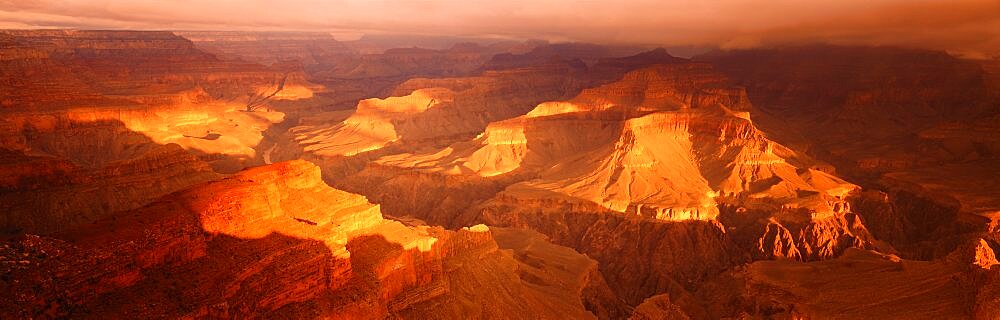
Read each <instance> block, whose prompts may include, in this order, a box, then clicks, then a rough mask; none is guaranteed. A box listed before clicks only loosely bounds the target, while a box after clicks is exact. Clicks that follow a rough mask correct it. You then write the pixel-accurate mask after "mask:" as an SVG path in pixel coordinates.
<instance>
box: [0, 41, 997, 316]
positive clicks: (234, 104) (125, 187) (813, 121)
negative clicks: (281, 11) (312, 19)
mask: <svg viewBox="0 0 1000 320" xmlns="http://www.w3.org/2000/svg"><path fill="white" fill-rule="evenodd" d="M366 37H367V39H362V40H359V41H353V42H351V43H342V42H338V41H337V40H335V39H334V38H333V37H332V36H331V35H330V34H325V33H303V32H176V33H171V32H140V31H69V30H29V31H26V30H0V212H3V213H2V214H0V318H4V319H6V318H17V319H20V318H101V319H104V318H187V319H195V318H197V319H202V318H296V319H301V318H317V319H318V318H323V319H593V318H596V319H625V318H630V319H756V318H762V319H764V318H766V319H771V318H780V319H786V318H788V319H799V318H802V319H837V318H850V319H855V318H863V319H869V318H870V319H893V318H905V319H924V318H928V319H970V318H971V319H994V318H997V315H998V314H1000V289H998V286H1000V262H998V259H997V254H996V252H997V250H998V249H1000V211H998V208H1000V202H998V201H1000V200H998V199H1000V197H998V196H997V191H996V190H997V187H998V185H997V182H996V181H998V179H996V178H997V177H1000V171H998V170H1000V167H998V166H997V165H996V164H997V163H998V162H997V155H1000V140H998V138H997V137H998V135H997V134H996V133H997V132H998V129H1000V126H998V124H1000V122H998V119H1000V113H998V110H1000V109H998V108H997V106H998V105H1000V104H998V103H1000V94H997V91H996V90H997V89H998V88H1000V81H998V80H997V79H1000V76H998V75H1000V71H998V70H1000V67H998V66H1000V63H997V62H996V61H994V60H981V61H972V60H962V59H958V58H955V57H952V56H950V55H948V54H945V53H939V52H929V51H919V50H910V49H895V48H887V47H881V48H864V47H836V46H811V47H810V46H807V47H780V48H771V49H753V50H733V51H721V52H714V53H709V54H705V55H702V56H700V57H696V58H695V59H693V60H689V59H682V58H677V57H674V56H671V55H670V54H668V53H667V52H666V50H663V49H656V50H651V51H646V52H641V53H638V54H635V53H637V52H639V50H638V49H636V48H629V47H612V46H601V45H590V44H581V43H546V42H542V41H526V42H515V41H507V40H484V39H475V38H467V39H466V40H468V41H471V42H469V43H464V42H461V41H458V38H435V37H433V36H427V37H419V36H413V37H409V38H407V37H400V36H394V35H382V36H377V35H372V36H366ZM404 38H405V39H404ZM391 43H407V44H410V45H405V46H402V47H392V46H389V47H386V45H387V44H391ZM413 44H429V45H431V46H429V47H426V48H425V47H423V46H421V47H417V46H414V45H413ZM630 54H631V55H630ZM331 186H332V187H331Z"/></svg>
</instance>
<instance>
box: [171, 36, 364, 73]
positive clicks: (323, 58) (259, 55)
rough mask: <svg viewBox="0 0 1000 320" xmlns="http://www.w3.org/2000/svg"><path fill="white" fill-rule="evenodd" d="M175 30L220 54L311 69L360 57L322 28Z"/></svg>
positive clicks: (326, 66)
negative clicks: (312, 29)
mask: <svg viewBox="0 0 1000 320" xmlns="http://www.w3.org/2000/svg"><path fill="white" fill-rule="evenodd" d="M174 33H175V34H177V35H179V36H181V37H184V38H185V39H188V40H191V42H193V43H194V44H195V46H197V47H198V48H201V49H203V50H204V51H206V52H209V53H213V54H215V55H216V56H218V57H219V58H223V59H228V60H237V59H239V60H244V61H248V62H254V63H260V64H263V65H274V64H282V63H296V64H299V65H301V66H302V67H303V69H304V70H305V71H306V72H307V73H311V72H318V71H321V70H327V69H330V68H333V67H336V66H338V65H339V64H342V63H345V62H347V61H350V59H356V57H357V53H355V52H354V50H352V49H351V48H348V47H347V46H346V45H344V44H343V43H341V42H339V41H337V40H336V39H334V38H333V36H332V35H330V34H329V33H322V32H240V31H182V32H174Z"/></svg>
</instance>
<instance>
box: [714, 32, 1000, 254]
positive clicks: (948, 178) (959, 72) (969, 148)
mask: <svg viewBox="0 0 1000 320" xmlns="http://www.w3.org/2000/svg"><path fill="white" fill-rule="evenodd" d="M698 59H700V60H705V61H710V62H711V63H713V64H714V65H716V66H717V67H718V68H719V69H720V70H722V71H723V72H725V73H727V74H729V75H730V76H732V77H733V78H734V79H735V81H737V82H738V83H740V84H742V85H745V86H746V87H747V88H748V89H747V90H748V93H749V96H750V99H751V100H753V101H754V106H755V107H756V108H757V109H759V110H761V111H763V112H760V113H759V114H760V115H761V116H760V117H757V118H755V119H757V120H758V121H757V123H758V124H759V125H760V127H761V128H762V130H764V131H766V132H768V133H769V135H771V136H773V137H774V138H775V139H776V140H779V141H782V142H783V143H786V144H789V145H791V146H793V147H795V148H796V149H799V150H802V151H804V152H805V153H807V154H809V155H811V156H813V157H816V158H818V159H821V160H823V161H827V162H829V163H832V164H834V165H835V166H836V168H837V170H838V172H840V173H841V174H842V175H844V176H846V177H850V178H852V179H854V180H855V181H859V182H862V184H863V185H865V186H866V187H868V188H870V189H878V190H883V191H885V192H886V193H887V195H886V196H885V197H883V196H877V195H876V196H875V198H882V199H883V200H878V199H869V201H867V202H866V205H868V208H867V209H874V210H864V209H862V210H860V213H861V214H863V215H865V218H866V219H867V220H871V221H879V222H886V223H888V225H884V226H883V225H871V224H870V225H869V226H870V227H871V228H873V229H877V230H878V232H876V236H878V237H880V238H884V239H886V240H889V241H890V242H892V244H893V245H894V246H896V247H897V248H899V249H901V254H903V255H904V256H906V257H913V258H931V257H940V256H942V255H944V254H947V253H948V252H950V251H951V250H953V249H954V247H955V245H957V243H958V241H956V240H957V239H953V238H954V237H955V236H957V235H959V234H962V233H968V232H971V233H978V232H984V231H985V232H989V231H991V230H995V229H996V225H997V219H998V217H1000V216H998V215H997V212H998V208H1000V203H997V202H996V199H998V197H997V196H996V192H995V191H994V190H996V187H997V186H996V181H997V180H998V179H997V178H998V177H1000V166H997V165H996V163H997V161H996V155H997V154H1000V153H997V152H996V151H998V150H997V148H996V147H997V141H996V134H995V132H996V123H997V122H996V119H998V118H997V115H998V112H1000V109H997V108H996V106H997V105H998V103H1000V96H998V95H997V94H996V90H995V88H996V87H995V85H994V84H993V82H992V80H991V79H992V78H993V76H991V72H992V71H991V70H992V69H991V68H990V66H991V64H990V63H989V62H988V61H987V62H983V63H978V62H975V61H969V60H962V59H958V58H955V57H952V56H950V55H948V54H946V53H943V52H931V51H920V50H908V49H897V48H864V47H833V46H808V47H790V48H778V49H761V50H736V51H731V52H720V53H714V54H708V55H705V56H702V57H699V58H698ZM879 201H887V202H889V203H886V204H884V205H878V206H875V205H873V204H875V203H877V202H879ZM879 209H883V210H879ZM884 209H889V210H884ZM887 216H890V217H887ZM900 228H902V229H900ZM904 235H908V236H907V237H903V236H904ZM970 236H973V237H975V236H980V235H977V234H972V235H970Z"/></svg>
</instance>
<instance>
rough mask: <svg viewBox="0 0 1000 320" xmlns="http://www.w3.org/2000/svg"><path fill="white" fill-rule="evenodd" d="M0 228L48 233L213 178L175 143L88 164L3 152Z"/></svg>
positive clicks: (214, 175)
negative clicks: (80, 164) (104, 161)
mask: <svg viewBox="0 0 1000 320" xmlns="http://www.w3.org/2000/svg"><path fill="white" fill-rule="evenodd" d="M0 158H2V159H3V161H2V165H0V174H2V175H3V179H2V181H3V182H2V183H0V210H2V211H3V212H4V214H3V215H2V216H0V230H2V231H3V233H20V232H26V233H33V234H48V233H52V232H58V231H61V230H66V229H72V228H74V227H77V226H80V225H85V224H88V223H91V222H93V221H96V220H99V219H101V218H104V217H107V216H109V215H111V214H113V213H115V212H118V211H125V210H130V209H135V208H138V207H141V206H144V205H146V204H148V203H150V202H153V201H154V200H156V199H157V198H159V197H162V196H164V195H167V194H170V193H173V192H175V191H179V190H182V189H185V188H187V187H189V186H192V185H195V184H198V183H202V182H205V181H209V180H214V179H216V178H218V175H217V174H216V173H215V172H214V171H212V168H211V167H209V166H208V164H207V163H205V162H203V161H200V160H198V159H197V158H196V157H195V156H194V155H192V154H190V153H188V152H185V151H184V150H183V149H181V148H180V146H178V145H176V144H171V145H166V146H156V147H150V148H148V150H143V151H140V152H138V154H137V155H134V156H129V157H126V158H123V159H120V160H117V161H111V162H108V163H105V164H103V165H101V166H98V167H94V168H87V167H80V166H77V165H75V164H73V163H71V162H69V161H66V160H61V159H58V158H52V157H40V156H38V157H32V156H26V155H23V154H20V153H17V152H10V151H6V152H3V155H2V156H0Z"/></svg>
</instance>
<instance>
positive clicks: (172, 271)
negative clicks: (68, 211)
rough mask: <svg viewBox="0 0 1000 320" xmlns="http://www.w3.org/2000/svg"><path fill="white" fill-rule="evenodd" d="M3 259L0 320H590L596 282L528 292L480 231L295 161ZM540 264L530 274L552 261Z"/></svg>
mask: <svg viewBox="0 0 1000 320" xmlns="http://www.w3.org/2000/svg"><path fill="white" fill-rule="evenodd" d="M561 250H563V252H562V253H561V254H562V255H563V256H566V255H569V256H571V257H572V259H576V261H580V260H582V261H586V258H585V257H582V256H579V255H576V254H575V253H572V252H571V251H565V250H568V249H561ZM515 251H522V252H524V251H525V250H523V249H515ZM574 255H575V257H574ZM2 257H3V258H2V259H3V261H4V263H3V264H2V265H3V268H4V270H3V274H5V275H6V276H5V280H4V282H3V286H4V290H2V291H3V292H4V295H5V297H4V299H3V301H4V302H3V303H2V304H0V312H2V313H3V314H4V315H5V317H38V316H52V317H63V316H68V317H74V318H106V317H109V316H112V317H116V316H122V317H196V318H201V317H246V316H250V315H257V316H264V317H269V316H274V317H296V318H321V317H322V318H330V317H333V318H381V317H384V316H387V315H393V316H398V317H403V318H426V317H434V316H435V315H437V316H441V317H445V318H448V317H452V316H460V317H485V318H489V317H497V316H498V315H501V314H520V315H533V316H532V317H534V315H539V316H542V317H547V318H559V317H562V316H571V317H574V318H586V317H593V315H592V314H591V313H590V312H588V311H587V310H585V309H584V300H583V299H582V298H581V292H583V290H582V288H585V287H589V286H591V284H590V283H593V286H597V287H600V286H601V285H602V284H603V280H600V278H593V275H592V273H591V272H589V270H588V269H586V268H584V269H579V270H568V271H567V273H568V274H566V275H561V276H560V278H550V276H549V275H546V274H534V275H533V276H532V277H531V278H528V279H529V280H530V281H531V282H530V283H528V282H524V281H529V280H523V281H522V276H521V275H519V274H518V273H517V269H518V267H517V264H518V263H519V262H517V261H518V260H516V259H514V257H513V256H512V255H511V254H510V253H507V252H505V251H500V250H499V248H498V247H497V244H496V242H495V241H494V240H493V238H492V236H491V231H490V230H489V228H487V227H485V226H476V227H473V228H466V229H463V230H459V231H446V230H443V229H440V228H429V227H409V226H406V225H404V224H402V223H400V222H396V221H391V220H385V219H383V218H382V216H381V213H380V212H379V207H378V206H377V205H372V204H370V203H368V202H367V201H366V200H365V198H364V197H362V196H358V195H354V194H350V193H346V192H343V191H339V190H336V189H332V188H329V187H327V186H326V185H325V184H324V183H323V181H322V180H321V179H320V172H319V168H318V167H316V166H314V165H312V164H309V163H308V162H305V161H294V162H285V163H279V164H274V165H270V166H265V167H258V168H252V169H249V170H246V171H242V172H240V173H237V174H236V175H233V176H231V177H228V178H226V179H223V180H219V181H215V182H210V183H206V184H202V185H199V186H197V187H194V188H192V189H189V190H186V191H183V192H180V193H176V194H173V195H170V196H167V197H164V198H162V199H161V200H159V201H157V202H156V203H154V204H151V205H149V206H146V207H143V208H140V209H136V210H132V211H129V212H125V213H122V214H119V215H115V216H113V217H110V218H107V219H103V220H100V221H98V222H96V223H94V224H90V225H86V226H82V227H80V228H76V229H71V230H67V231H65V232H60V233H57V234H53V235H51V236H49V237H39V236H34V235H23V236H19V237H16V238H13V239H10V240H7V241H6V243H5V244H4V246H3V249H2ZM542 258H543V261H546V262H543V265H538V267H544V265H546V264H548V263H549V262H548V261H550V260H548V259H545V258H546V257H544V256H543V257H542ZM552 261H558V260H552ZM536 265H537V264H536ZM523 277H527V275H524V276H523ZM561 279H575V280H574V282H570V283H566V282H562V280H561ZM472 284H479V285H482V286H485V288H476V287H474V286H472V287H470V285H472ZM604 290H608V289H607V287H606V286H605V287H604ZM598 291H599V290H598ZM435 301H471V302H474V303H477V304H473V305H479V306H480V307H479V308H471V309H470V308H461V307H460V306H462V305H465V304H461V303H453V304H452V303H449V305H450V306H452V307H453V309H450V310H448V312H447V313H439V312H438V310H437V309H436V308H434V307H433V305H435V304H436V303H437V302H435ZM478 303H483V304H478ZM601 304H602V305H610V304H613V302H607V303H604V302H602V303H601Z"/></svg>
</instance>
